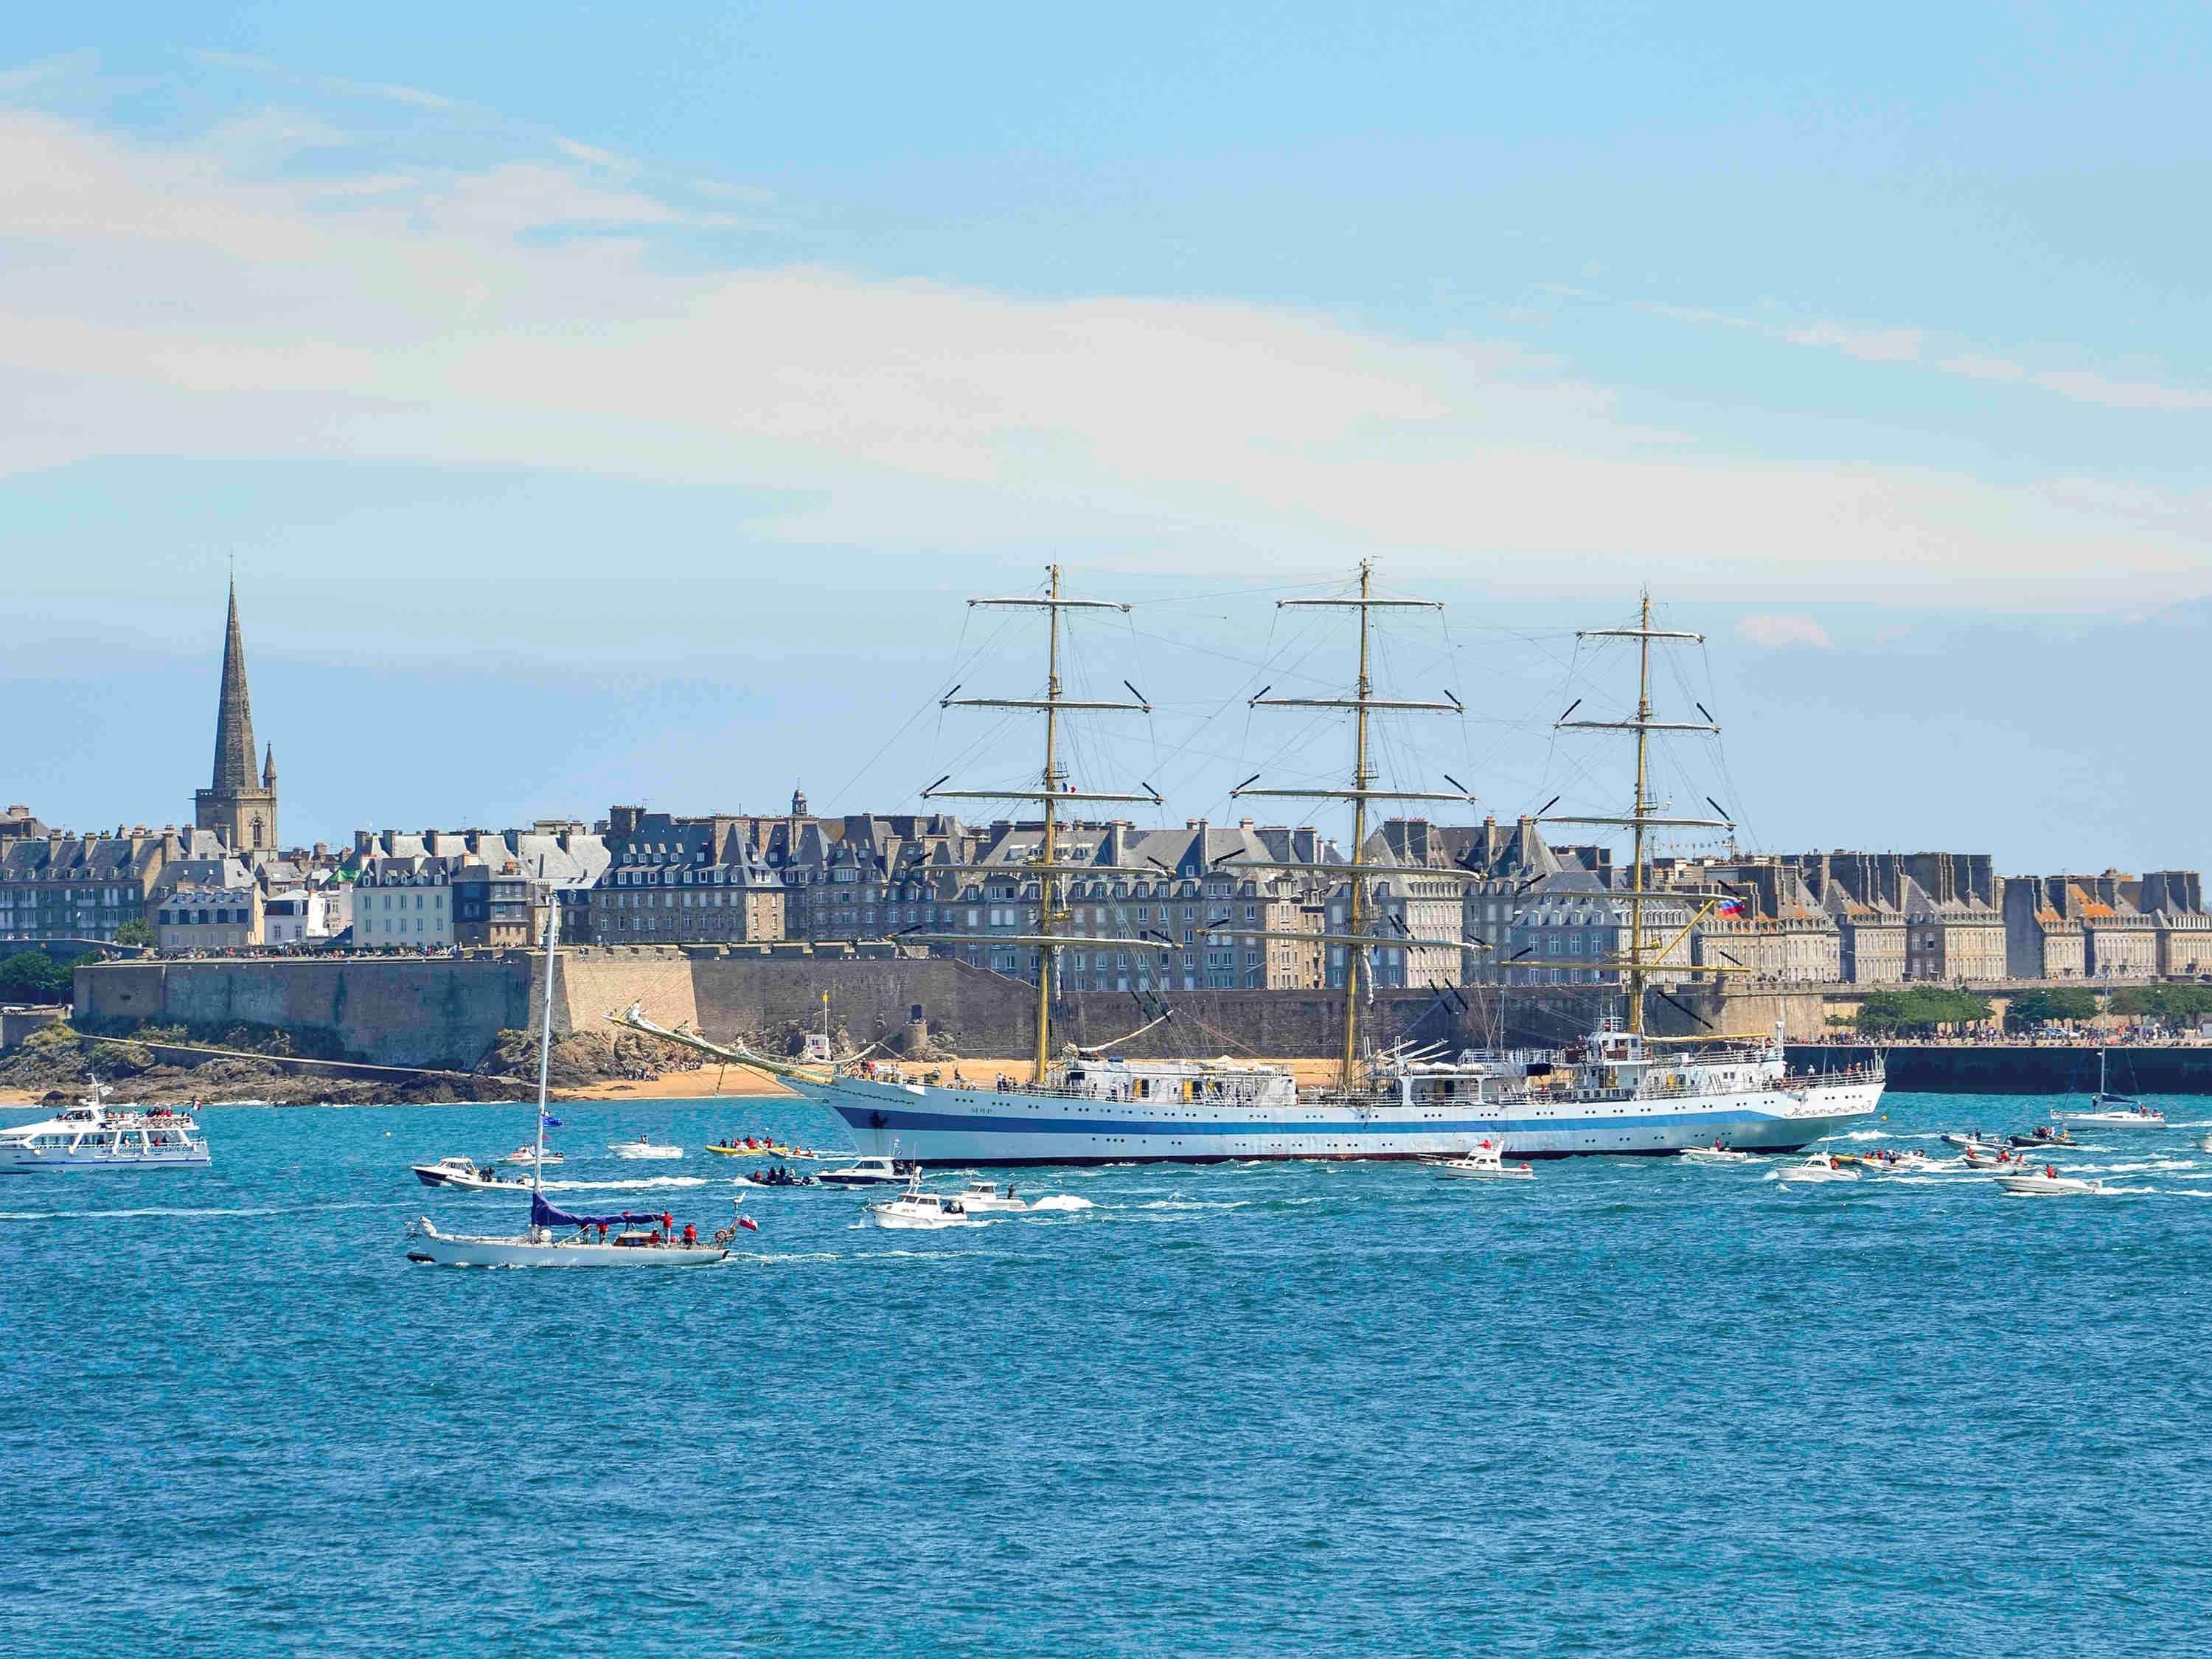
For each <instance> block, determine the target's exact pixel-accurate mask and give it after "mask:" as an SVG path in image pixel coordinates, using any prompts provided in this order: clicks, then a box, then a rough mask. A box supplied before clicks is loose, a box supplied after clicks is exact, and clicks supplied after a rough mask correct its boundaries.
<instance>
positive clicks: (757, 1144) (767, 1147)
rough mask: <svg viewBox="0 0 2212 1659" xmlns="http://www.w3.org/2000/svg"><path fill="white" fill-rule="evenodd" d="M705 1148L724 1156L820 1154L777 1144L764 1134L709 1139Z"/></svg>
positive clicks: (816, 1156) (806, 1156)
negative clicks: (730, 1138) (740, 1137)
mask: <svg viewBox="0 0 2212 1659" xmlns="http://www.w3.org/2000/svg"><path fill="white" fill-rule="evenodd" d="M707 1150H708V1152H716V1153H719V1154H720V1155H721V1156H722V1157H724V1158H818V1157H820V1156H821V1154H820V1153H818V1152H808V1151H807V1150H806V1149H805V1147H804V1146H779V1145H777V1144H776V1142H775V1141H774V1140H772V1139H769V1137H767V1136H766V1135H762V1136H760V1137H758V1138H756V1137H754V1136H752V1135H747V1136H746V1137H745V1138H744V1139H743V1140H725V1141H714V1140H710V1141H708V1143H707Z"/></svg>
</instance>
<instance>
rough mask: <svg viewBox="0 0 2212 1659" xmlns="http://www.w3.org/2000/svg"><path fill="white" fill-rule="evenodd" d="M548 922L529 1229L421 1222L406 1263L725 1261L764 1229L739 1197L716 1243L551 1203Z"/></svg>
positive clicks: (551, 959) (689, 1232) (663, 1219)
mask: <svg viewBox="0 0 2212 1659" xmlns="http://www.w3.org/2000/svg"><path fill="white" fill-rule="evenodd" d="M545 916H546V921H545V1002H544V1012H543V1014H542V1015H541V1017H540V1018H541V1021H542V1023H541V1024H540V1026H539V1029H538V1139H537V1144H536V1146H535V1147H534V1149H533V1150H534V1151H535V1152H536V1153H537V1154H538V1155H537V1157H535V1158H533V1159H532V1169H531V1172H530V1225H529V1227H528V1228H527V1229H526V1231H522V1232H520V1233H511V1234H507V1235H504V1236H491V1237H487V1236H483V1235H479V1234H465V1233H447V1232H441V1231H439V1229H438V1228H437V1226H436V1225H435V1224H434V1223H433V1222H432V1221H431V1219H430V1218H429V1217H428V1216H422V1217H420V1218H417V1219H416V1220H414V1221H412V1222H410V1223H409V1224H408V1227H407V1241H408V1242H407V1259H408V1260H409V1261H419V1262H423V1263H426V1264H428V1265H430V1266H433V1267H703V1266H706V1265H708V1264H710V1263H713V1262H716V1261H724V1260H726V1258H727V1257H728V1255H729V1254H730V1245H731V1243H732V1241H733V1240H735V1238H736V1237H737V1236H738V1229H739V1228H741V1227H742V1228H744V1229H746V1230H747V1231H755V1232H757V1231H759V1229H758V1228H757V1227H756V1226H755V1225H754V1224H753V1223H752V1221H751V1220H750V1218H747V1217H745V1216H744V1215H743V1214H739V1213H737V1212H736V1206H737V1205H738V1204H739V1203H741V1202H742V1201H743V1200H742V1199H733V1200H731V1204H732V1219H731V1225H728V1226H727V1227H725V1228H723V1229H721V1230H720V1231H718V1232H717V1233H715V1235H714V1237H713V1239H712V1240H705V1239H702V1238H701V1237H699V1235H698V1231H697V1229H696V1228H694V1227H688V1226H687V1227H683V1228H680V1229H679V1228H678V1225H677V1223H676V1218H675V1217H673V1216H671V1215H668V1214H666V1213H663V1214H660V1215H652V1214H636V1213H632V1212H629V1211H627V1210H625V1211H622V1212H618V1213H617V1214H613V1215H571V1214H569V1213H568V1212H566V1211H564V1210H558V1209H556V1208H554V1206H552V1205H550V1204H549V1203H547V1202H546V1200H545V1190H544V1181H545V1176H544V1167H543V1166H544V1164H547V1163H549V1162H550V1161H551V1160H550V1159H549V1158H546V1157H545V1155H544V1153H545V1130H546V1127H547V1126H548V1125H549V1123H550V1122H551V1121H552V1120H551V1119H550V1118H549V1117H548V1115H547V1114H546V1110H545V1097H546V1088H545V1079H546V1073H547V1070H548V1068H549V1066H550V1064H551V1060H552V1054H553V981H554V979H555V977H556V973H555V966H556V957H555V955H554V948H555V945H556V941H557V940H558V939H559V936H560V932H561V907H560V906H559V905H557V904H554V905H548V906H547V907H546V911H545ZM428 1167H430V1168H433V1169H435V1168H436V1167H437V1166H436V1165H431V1166H428ZM416 1173H417V1175H418V1176H419V1175H420V1174H421V1171H420V1170H417V1171H416ZM610 1232H611V1233H612V1234H613V1237H609V1236H608V1235H609V1233H610ZM595 1234H596V1237H594V1235H595Z"/></svg>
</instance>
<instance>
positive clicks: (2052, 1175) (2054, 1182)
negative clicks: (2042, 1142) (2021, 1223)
mask: <svg viewBox="0 0 2212 1659" xmlns="http://www.w3.org/2000/svg"><path fill="white" fill-rule="evenodd" d="M1996 1182H1997V1185H1998V1186H2000V1187H2002V1188H2004V1189H2005V1191H2006V1192H2008V1193H2009V1194H2012V1196H2013V1197H2015V1198H2074V1197H2078V1196H2080V1195H2081V1194H2085V1193H2101V1192H2103V1191H2104V1190H2105V1183H2104V1182H2101V1181H2087V1180H2084V1179H2082V1178H2081V1176H2063V1175H2061V1174H2059V1173H2058V1171H2057V1170H2056V1169H2055V1168H2053V1167H2052V1166H2051V1165H2050V1164H2045V1165H2044V1166H2043V1167H2042V1168H2041V1169H2039V1170H2019V1171H2012V1170H2008V1171H2007V1172H2005V1173H2004V1174H2002V1175H2001V1176H1998V1177H1997V1178H1996Z"/></svg>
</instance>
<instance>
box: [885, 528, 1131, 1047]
mask: <svg viewBox="0 0 2212 1659" xmlns="http://www.w3.org/2000/svg"><path fill="white" fill-rule="evenodd" d="M1045 569H1046V584H1045V591H1044V593H1043V594H1042V596H1041V597H1025V598H1018V599H970V600H969V601H968V604H969V608H970V609H971V610H973V609H986V610H1002V611H1043V612H1044V613H1045V617H1046V646H1045V693H1044V696H1042V697H954V696H951V695H949V694H948V695H947V696H944V697H942V698H940V699H939V702H938V706H939V708H1027V709H1035V710H1038V711H1041V712H1042V714H1043V715H1044V767H1043V769H1042V771H1041V772H1040V773H1039V774H1038V783H1039V785H1040V787H1038V788H1036V789H1033V790H1020V789H940V788H939V787H937V784H932V785H931V786H930V787H928V788H927V789H925V790H923V791H922V792H921V798H922V799H924V800H1034V801H1038V802H1041V803H1042V805H1043V808H1044V832H1043V835H1042V837H1041V839H1040V841H1039V843H1038V848H1037V851H1038V857H1037V860H1036V863H1034V864H1024V865H1008V866H1003V868H1004V870H1005V872H1006V873H1007V874H1015V873H1023V874H1026V873H1030V872H1035V873H1036V876H1037V878H1038V887H1037V931H1036V933H1033V934H1026V935H1024V934H1015V935H1012V936H1008V935H1006V934H990V933H901V934H898V935H896V937H898V938H900V939H913V940H915V941H917V942H921V943H929V944H945V945H961V944H966V945H975V944H978V943H981V944H986V945H1028V946H1032V947H1034V948H1035V949H1036V953H1037V983H1036V1050H1035V1065H1036V1071H1035V1072H1034V1073H1032V1075H1031V1079H1030V1080H1031V1081H1032V1082H1034V1083H1036V1084H1038V1085H1042V1083H1043V1082H1044V1080H1045V1066H1046V1065H1047V1063H1048V1061H1049V1060H1050V1059H1051V1057H1052V986H1053V977H1054V952H1055V951H1058V950H1059V949H1060V947H1061V946H1062V945H1107V946H1110V947H1112V948H1114V949H1116V950H1123V951H1127V950H1163V949H1167V948H1170V947H1168V946H1165V945H1161V944H1158V943H1155V942H1153V941H1151V940H1146V939H1078V938H1075V937H1073V935H1068V934H1063V933H1060V924H1061V923H1062V922H1064V921H1066V920H1067V915H1066V906H1065V899H1064V895H1065V892H1066V879H1065V878H1066V877H1067V876H1068V875H1069V874H1070V873H1071V872H1083V871H1087V870H1090V869H1091V868H1092V866H1089V865H1068V864H1062V863H1060V861H1059V831H1060V815H1059V808H1060V805H1061V804H1062V803H1064V802H1070V801H1132V802H1137V803H1140V804H1143V805H1151V806H1158V805H1161V804H1162V802H1161V798H1160V796H1159V794H1158V793H1157V792H1155V791H1152V790H1150V789H1149V788H1148V789H1147V791H1146V793H1144V794H1141V795H1125V794H1113V793H1097V792H1096V791H1081V790H1077V789H1073V788H1071V787H1069V785H1068V781H1067V774H1066V771H1065V770H1064V769H1062V768H1061V766H1060V714H1062V713H1063V712H1064V711H1075V710H1082V711H1086V712H1116V713H1124V714H1151V713H1152V705H1151V704H1150V703H1148V702H1145V701H1144V700H1143V699H1142V697H1141V696H1140V697H1139V700H1138V701H1137V702H1093V701H1091V700H1089V699H1086V698H1079V697H1069V696H1063V695H1062V694H1061V691H1060V613H1061V612H1062V611H1121V612H1122V613H1124V614H1127V611H1128V609H1129V607H1128V606H1127V605H1122V604H1120V603H1118V602H1116V601H1115V600H1112V599H1067V598H1065V597H1063V596H1062V595H1061V593H1060V567H1059V566H1058V565H1056V564H1054V565H1048V566H1046V567H1045ZM958 689H959V688H957V686H956V687H955V688H954V690H958ZM1131 689H1132V690H1134V689H1135V688H1134V687H1132V688H1131ZM944 781H945V780H944V779H942V778H939V780H938V783H939V784H941V783H943V782H944ZM993 867H994V868H998V867H999V866H993Z"/></svg>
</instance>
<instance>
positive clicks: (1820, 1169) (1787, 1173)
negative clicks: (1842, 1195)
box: [1778, 1152, 1859, 1184]
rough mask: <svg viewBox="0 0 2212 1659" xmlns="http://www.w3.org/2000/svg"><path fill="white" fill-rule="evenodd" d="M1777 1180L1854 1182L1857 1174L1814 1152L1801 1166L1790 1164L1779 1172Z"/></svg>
mask: <svg viewBox="0 0 2212 1659" xmlns="http://www.w3.org/2000/svg"><path fill="white" fill-rule="evenodd" d="M1778 1178H1779V1179H1781V1180H1784V1181H1787V1182H1791V1183H1793V1184H1796V1183H1812V1182H1825V1181H1857V1179H1858V1178H1859V1172H1858V1171H1857V1170H1847V1169H1845V1168H1844V1166H1843V1165H1842V1164H1838V1163H1837V1162H1836V1160H1835V1159H1834V1158H1831V1157H1829V1156H1828V1154H1827V1153H1826V1152H1814V1154H1813V1155H1812V1156H1811V1157H1809V1158H1807V1159H1806V1160H1805V1161H1804V1162H1803V1163H1802V1164H1790V1166H1789V1167H1788V1168H1786V1169H1784V1170H1782V1171H1781V1172H1780V1175H1779V1177H1778Z"/></svg>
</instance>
